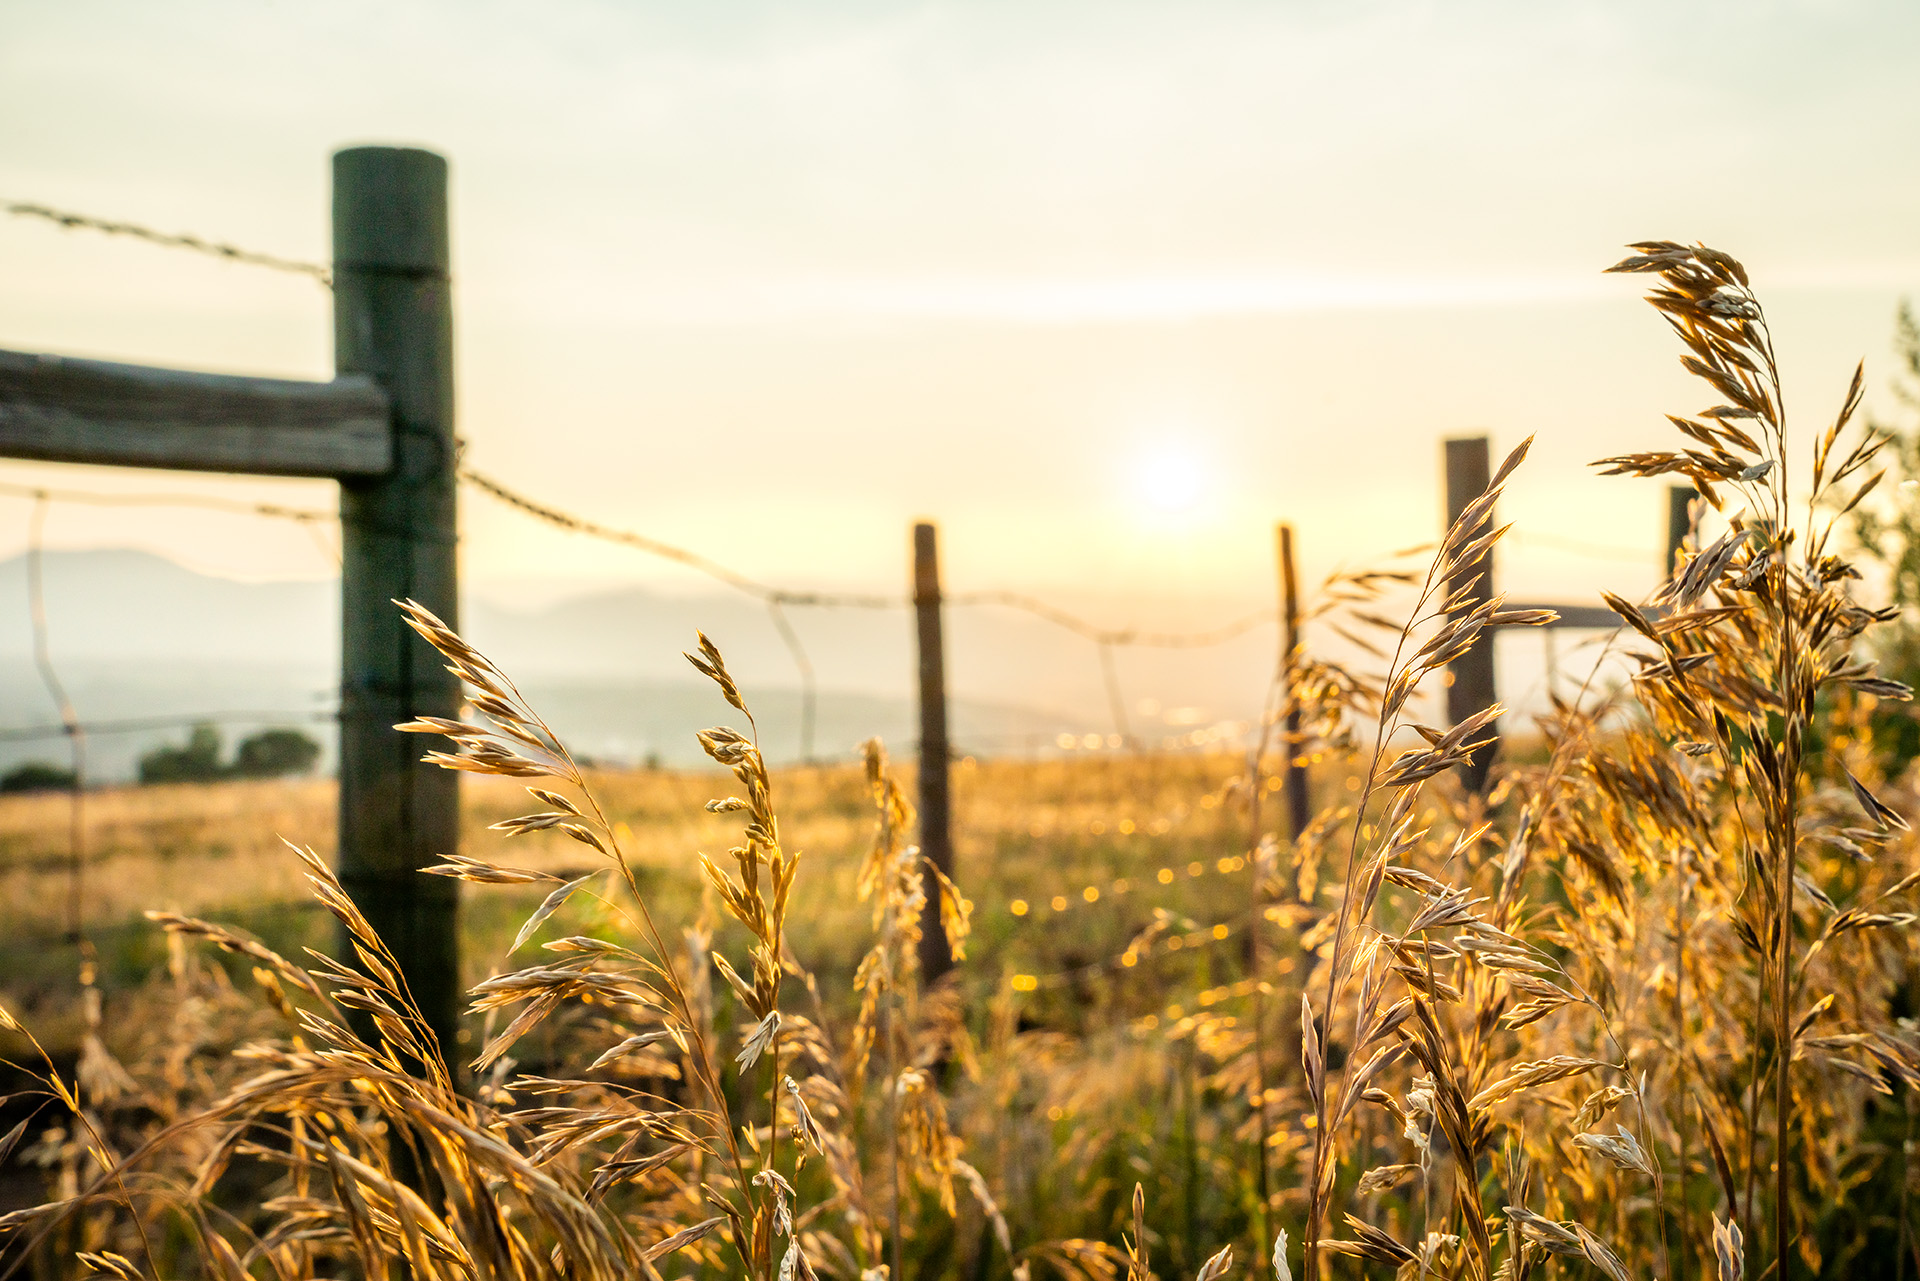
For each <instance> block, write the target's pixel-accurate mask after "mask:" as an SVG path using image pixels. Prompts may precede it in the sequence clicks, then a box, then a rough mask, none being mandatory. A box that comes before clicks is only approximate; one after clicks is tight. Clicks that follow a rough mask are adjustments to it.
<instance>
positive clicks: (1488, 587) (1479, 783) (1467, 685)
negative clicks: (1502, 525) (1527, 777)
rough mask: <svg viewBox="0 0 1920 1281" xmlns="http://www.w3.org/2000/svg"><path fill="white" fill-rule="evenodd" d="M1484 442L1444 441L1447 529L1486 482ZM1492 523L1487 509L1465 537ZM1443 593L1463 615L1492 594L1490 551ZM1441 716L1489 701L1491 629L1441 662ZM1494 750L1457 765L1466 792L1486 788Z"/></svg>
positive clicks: (1458, 716)
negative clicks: (1445, 679) (1444, 680)
mask: <svg viewBox="0 0 1920 1281" xmlns="http://www.w3.org/2000/svg"><path fill="white" fill-rule="evenodd" d="M1488 453H1489V442H1488V440H1487V438H1486V437H1485V436H1469V437H1465V438H1461V439H1455V440H1449V441H1447V442H1446V470H1447V528H1448V529H1451V528H1453V523H1454V521H1456V520H1458V519H1460V513H1462V512H1463V511H1465V510H1466V508H1467V504H1469V503H1471V502H1472V501H1473V500H1474V499H1476V498H1478V497H1480V495H1481V494H1483V493H1485V492H1486V489H1487V482H1488V480H1489V479H1491V474H1490V470H1489V468H1490V464H1489V462H1488ZM1492 528H1493V513H1491V512H1489V513H1487V519H1486V522H1485V524H1483V525H1482V526H1481V527H1480V529H1478V530H1475V531H1474V532H1473V534H1470V535H1469V537H1477V536H1478V535H1480V534H1483V533H1485V532H1487V531H1488V530H1491V529H1492ZM1447 592H1448V596H1449V598H1450V599H1452V600H1453V601H1454V604H1455V608H1454V609H1453V611H1452V612H1453V613H1455V614H1463V613H1466V612H1468V611H1470V610H1472V609H1473V608H1474V607H1475V606H1476V605H1481V604H1484V603H1485V602H1486V601H1487V600H1489V599H1490V598H1491V597H1492V596H1493V550H1492V549H1491V548H1489V549H1488V550H1487V551H1486V552H1485V553H1483V554H1482V555H1481V556H1479V557H1478V558H1477V559H1476V560H1475V561H1474V562H1473V563H1472V564H1471V565H1467V566H1464V567H1462V569H1461V570H1460V572H1459V573H1458V574H1456V575H1455V576H1454V577H1453V578H1451V579H1449V580H1448V583H1447ZM1447 675H1448V676H1449V678H1450V679H1449V681H1448V684H1447V719H1448V720H1449V721H1451V722H1453V723H1454V724H1456V725H1457V724H1459V723H1460V722H1461V721H1463V720H1465V719H1467V717H1469V716H1472V715H1473V714H1474V713H1476V712H1479V711H1482V710H1484V709H1486V708H1489V707H1492V706H1493V704H1494V684H1493V636H1492V633H1491V631H1483V632H1482V633H1481V634H1480V637H1479V639H1478V640H1476V641H1475V642H1474V644H1473V646H1472V647H1471V648H1470V649H1468V650H1467V652H1466V653H1464V654H1462V655H1461V656H1460V657H1459V658H1457V659H1455V660H1454V661H1453V662H1452V663H1449V664H1448V665H1447ZM1499 753H1500V742H1499V740H1498V739H1497V738H1496V739H1495V740H1494V741H1493V742H1491V743H1489V744H1487V745H1486V746H1485V747H1483V748H1481V749H1480V750H1479V751H1477V752H1475V753H1474V757H1473V760H1472V761H1471V762H1470V763H1469V764H1467V765H1465V766H1463V767H1462V768H1461V770H1460V781H1461V783H1462V784H1463V785H1464V786H1465V787H1466V788H1467V790H1469V791H1473V792H1484V791H1486V790H1487V776H1488V775H1489V774H1490V773H1491V772H1492V770H1493V762H1494V758H1495V757H1496V756H1498V755H1499Z"/></svg>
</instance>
